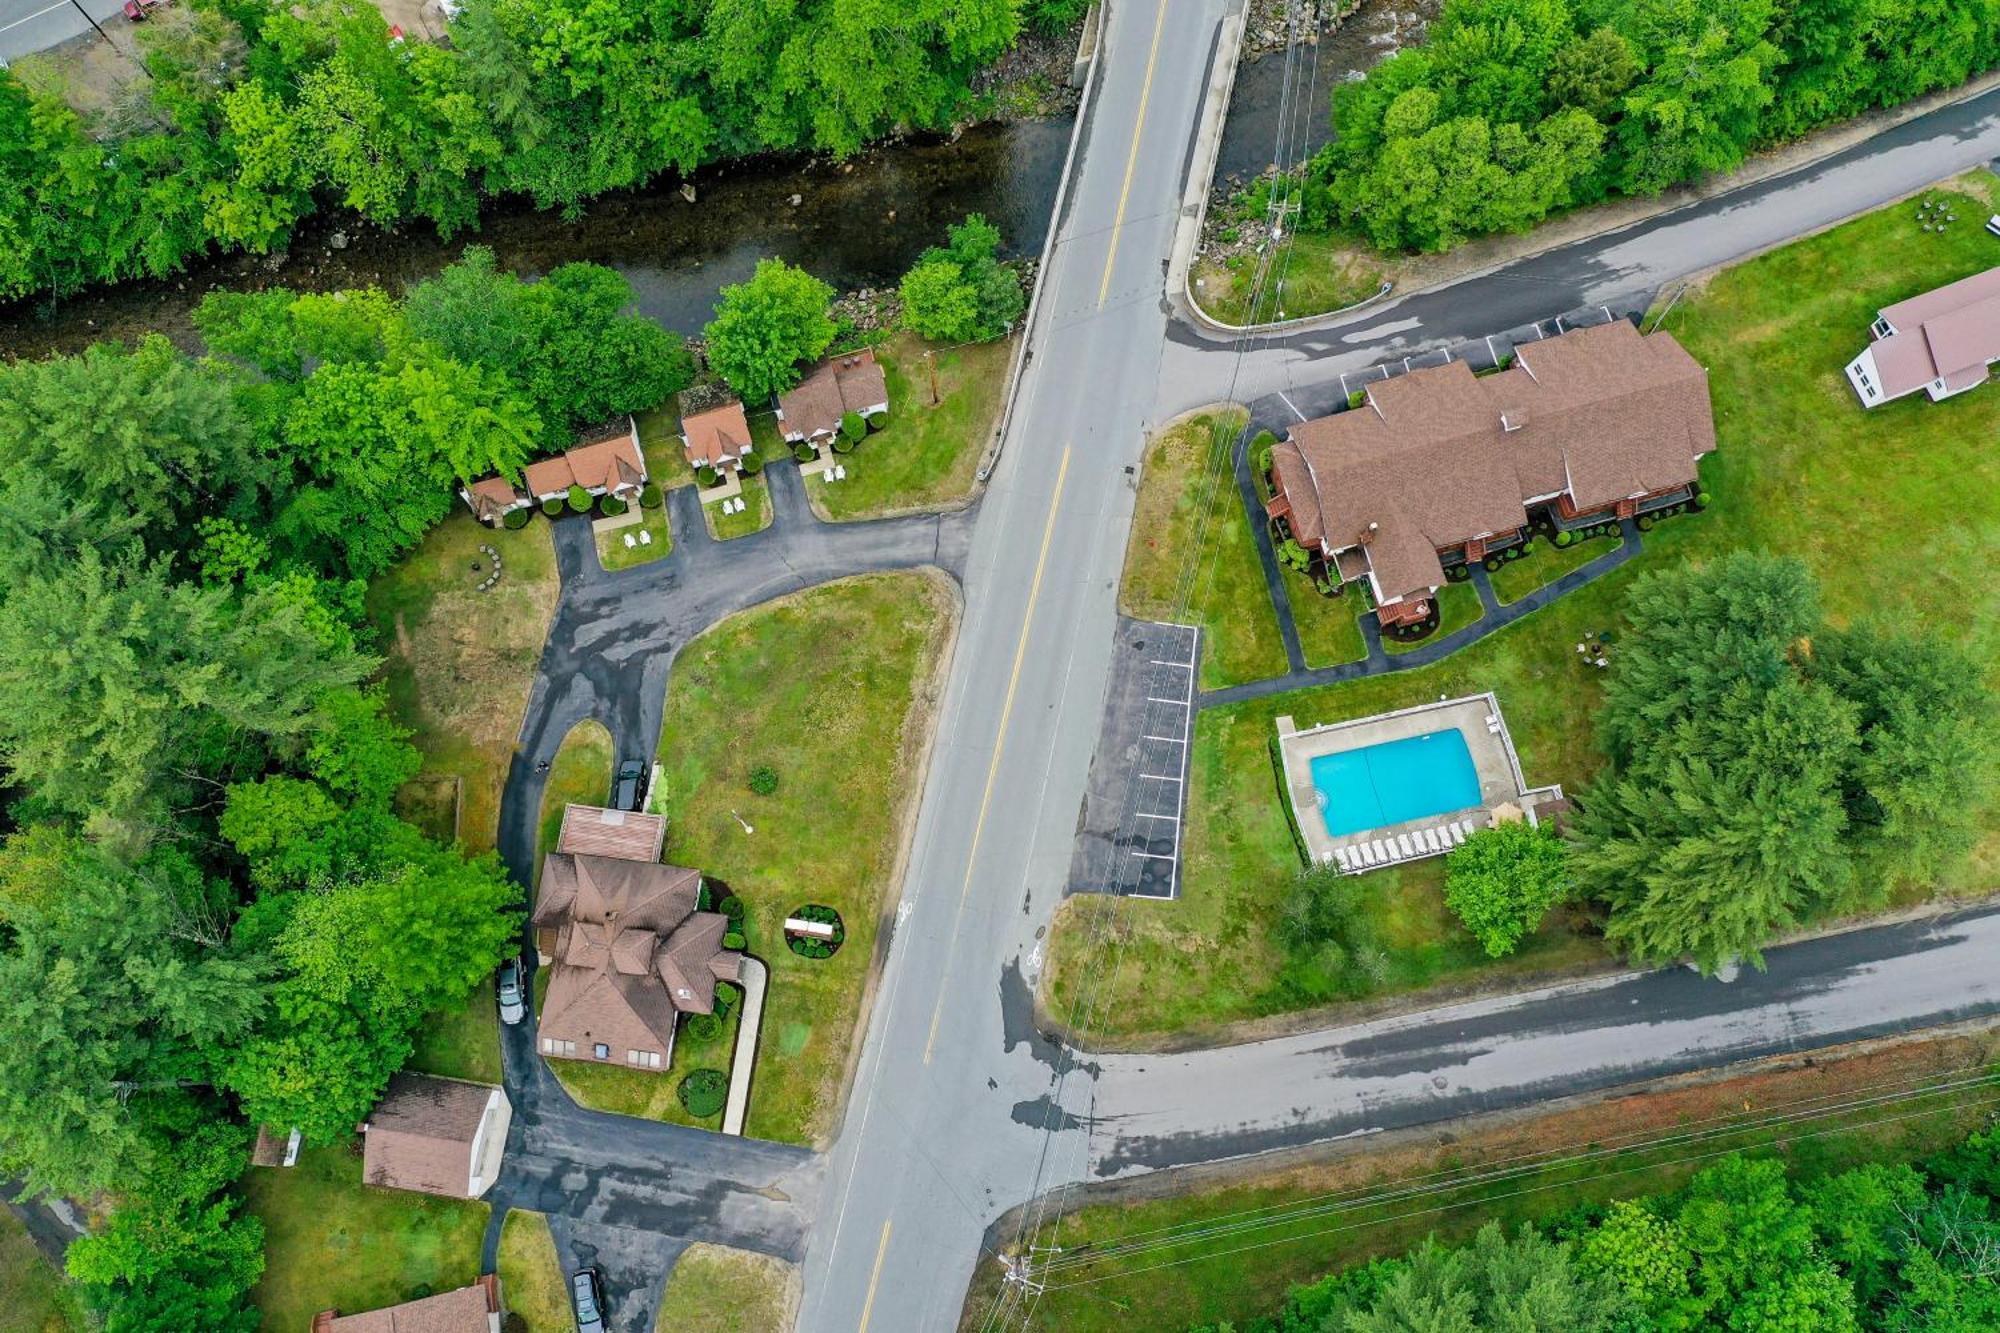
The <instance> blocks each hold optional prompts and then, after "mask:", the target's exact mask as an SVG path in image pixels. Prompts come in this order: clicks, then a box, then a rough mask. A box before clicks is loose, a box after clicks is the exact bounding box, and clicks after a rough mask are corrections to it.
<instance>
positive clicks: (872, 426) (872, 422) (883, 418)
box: [861, 412, 889, 434]
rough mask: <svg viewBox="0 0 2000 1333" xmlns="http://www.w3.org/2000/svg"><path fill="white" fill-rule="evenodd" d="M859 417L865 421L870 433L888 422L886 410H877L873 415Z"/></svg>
mask: <svg viewBox="0 0 2000 1333" xmlns="http://www.w3.org/2000/svg"><path fill="white" fill-rule="evenodd" d="M861 419H862V421H864V422H866V423H867V425H868V430H869V433H870V434H873V433H874V432H875V431H878V430H880V429H882V427H884V426H886V425H888V424H889V414H888V413H887V412H877V413H875V414H874V415H873V416H866V417H863V418H861Z"/></svg>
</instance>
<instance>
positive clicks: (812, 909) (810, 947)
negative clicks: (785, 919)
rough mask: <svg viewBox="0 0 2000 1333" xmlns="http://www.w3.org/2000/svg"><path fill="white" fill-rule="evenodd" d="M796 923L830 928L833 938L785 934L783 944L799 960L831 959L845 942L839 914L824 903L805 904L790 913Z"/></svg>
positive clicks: (844, 925) (843, 927) (845, 936)
mask: <svg viewBox="0 0 2000 1333" xmlns="http://www.w3.org/2000/svg"><path fill="white" fill-rule="evenodd" d="M792 918H793V919H794V920H798V921H811V922H813V923H814V924H816V925H822V926H832V927H833V938H832V939H830V940H822V939H815V938H813V937H812V936H810V935H793V934H790V933H787V934H786V936H785V944H786V946H787V947H789V948H790V949H791V951H792V952H793V953H795V954H797V955H799V957H801V958H831V957H833V956H834V955H835V954H836V953H838V952H840V946H841V945H843V944H845V943H846V942H847V925H846V923H845V922H843V921H842V920H841V919H840V913H839V912H836V911H835V910H834V909H833V908H831V907H828V906H826V905H825V904H824V903H807V904H806V905H805V906H804V907H801V908H799V910H798V911H796V912H793V913H792Z"/></svg>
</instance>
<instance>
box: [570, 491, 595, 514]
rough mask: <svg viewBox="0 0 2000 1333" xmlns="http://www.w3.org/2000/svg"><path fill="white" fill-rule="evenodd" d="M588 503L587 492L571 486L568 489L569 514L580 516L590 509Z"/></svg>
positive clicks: (588, 496) (588, 495)
mask: <svg viewBox="0 0 2000 1333" xmlns="http://www.w3.org/2000/svg"><path fill="white" fill-rule="evenodd" d="M590 503H591V502H590V492H589V491H586V490H585V489H583V487H581V486H572V487H570V488H569V511H570V513H572V514H581V513H583V512H584V511H586V510H588V509H589V508H590Z"/></svg>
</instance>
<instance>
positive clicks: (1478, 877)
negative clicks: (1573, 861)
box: [1444, 820, 1572, 958]
mask: <svg viewBox="0 0 2000 1333" xmlns="http://www.w3.org/2000/svg"><path fill="white" fill-rule="evenodd" d="M1571 887H1572V886H1571V882H1570V875H1569V851H1568V848H1567V847H1566V846H1565V845H1564V843H1563V841H1562V840H1561V839H1560V838H1558V837H1556V835H1555V833H1554V831H1553V830H1551V829H1548V828H1544V827H1538V826H1536V825H1534V824H1530V823H1527V822H1526V821H1525V820H1517V821H1515V822H1512V823H1507V824H1501V825H1498V826H1497V827H1494V828H1488V829H1480V830H1479V831H1478V832H1476V833H1474V834H1473V835H1472V836H1471V837H1469V838H1467V839H1466V840H1465V842H1464V844H1463V845H1462V846H1459V847H1455V848H1453V849H1452V851H1451V854H1450V855H1448V856H1447V857H1445V863H1444V900H1445V905H1446V906H1447V907H1449V908H1451V910H1452V914H1453V915H1454V916H1456V917H1457V918H1458V919H1459V921H1461V922H1462V923H1463V924H1464V926H1465V928H1466V929H1467V930H1469V931H1471V932H1472V935H1473V938H1475V939H1477V940H1478V941H1479V943H1480V944H1481V946H1483V947H1484V948H1485V950H1486V953H1487V956H1488V957H1492V958H1504V957H1506V956H1507V955H1508V954H1510V953H1512V952H1514V950H1515V949H1517V948H1519V947H1520V944H1521V941H1522V940H1523V939H1525V938H1526V937H1527V936H1529V935H1531V934H1533V933H1534V931H1535V929H1536V928H1537V927H1538V926H1540V925H1541V922H1542V918H1543V917H1544V916H1546V915H1548V912H1549V909H1550V908H1552V907H1554V906H1555V905H1556V904H1558V903H1560V902H1562V901H1563V900H1564V899H1565V898H1567V897H1568V896H1569V894H1570V890H1571Z"/></svg>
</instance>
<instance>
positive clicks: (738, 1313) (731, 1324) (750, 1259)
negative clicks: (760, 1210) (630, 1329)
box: [654, 1244, 798, 1333]
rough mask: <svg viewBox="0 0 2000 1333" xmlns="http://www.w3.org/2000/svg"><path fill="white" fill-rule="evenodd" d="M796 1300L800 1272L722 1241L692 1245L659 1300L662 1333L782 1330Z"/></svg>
mask: <svg viewBox="0 0 2000 1333" xmlns="http://www.w3.org/2000/svg"><path fill="white" fill-rule="evenodd" d="M797 1303H798V1270H797V1269H795V1268H793V1267H792V1266H791V1265H790V1264H788V1263H786V1262H785V1261H784V1260H782V1259H773V1258H770V1257H769V1256H767V1255H762V1254H752V1253H751V1252H750V1251H748V1250H736V1249H730V1248H728V1247H726V1246H722V1245H708V1244H695V1245H690V1246H688V1248H687V1249H686V1251H685V1252H683V1253H682V1255H681V1257H680V1260H679V1261H678V1262H677V1263H675V1264H674V1271H673V1275H672V1276H671V1277H669V1278H668V1279H667V1289H666V1292H665V1294H664V1295H663V1296H662V1297H661V1299H660V1317H659V1321H658V1322H657V1323H656V1324H655V1325H654V1327H655V1328H656V1329H657V1330H658V1331H659V1333H682V1330H684V1329H700V1330H702V1333H783V1330H785V1329H788V1328H790V1327H791V1326H792V1311H793V1307H794V1306H796V1304H797Z"/></svg>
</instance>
